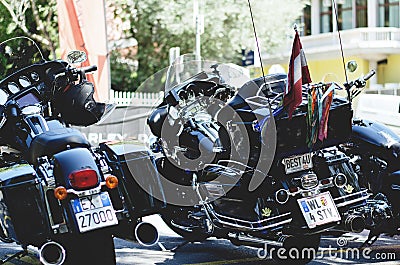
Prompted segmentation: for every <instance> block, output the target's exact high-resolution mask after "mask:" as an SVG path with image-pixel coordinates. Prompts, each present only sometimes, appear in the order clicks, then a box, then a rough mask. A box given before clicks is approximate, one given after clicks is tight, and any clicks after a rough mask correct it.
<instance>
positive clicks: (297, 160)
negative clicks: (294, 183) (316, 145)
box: [282, 153, 313, 174]
mask: <svg viewBox="0 0 400 265" xmlns="http://www.w3.org/2000/svg"><path fill="white" fill-rule="evenodd" d="M311 156H312V154H311V153H306V154H302V155H297V156H291V157H287V158H284V159H283V161H282V163H283V165H284V166H285V172H286V174H290V173H294V172H298V171H302V170H307V169H310V168H312V167H313V164H312V159H311Z"/></svg>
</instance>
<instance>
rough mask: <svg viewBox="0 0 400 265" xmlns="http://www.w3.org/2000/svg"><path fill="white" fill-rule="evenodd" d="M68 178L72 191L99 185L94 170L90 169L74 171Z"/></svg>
mask: <svg viewBox="0 0 400 265" xmlns="http://www.w3.org/2000/svg"><path fill="white" fill-rule="evenodd" d="M68 178H69V183H70V184H71V186H72V187H73V188H74V189H90V188H94V187H96V186H97V185H98V184H99V177H98V176H97V172H96V170H94V169H90V168H87V169H81V170H77V171H74V172H72V173H71V174H70V175H69V176H68Z"/></svg>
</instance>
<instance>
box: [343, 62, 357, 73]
mask: <svg viewBox="0 0 400 265" xmlns="http://www.w3.org/2000/svg"><path fill="white" fill-rule="evenodd" d="M357 67H358V64H357V62H356V61H354V60H351V61H348V62H347V66H346V68H347V70H348V71H349V72H350V73H353V72H355V71H356V70H357Z"/></svg>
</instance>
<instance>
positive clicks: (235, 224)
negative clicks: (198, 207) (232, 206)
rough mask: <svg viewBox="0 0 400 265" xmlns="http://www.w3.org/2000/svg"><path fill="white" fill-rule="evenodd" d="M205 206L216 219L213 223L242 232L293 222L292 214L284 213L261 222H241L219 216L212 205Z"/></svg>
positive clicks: (256, 230)
mask: <svg viewBox="0 0 400 265" xmlns="http://www.w3.org/2000/svg"><path fill="white" fill-rule="evenodd" d="M204 206H205V208H206V211H207V212H208V213H209V214H210V215H211V216H212V217H213V219H215V220H212V221H213V223H215V222H214V221H217V222H218V223H220V224H222V225H224V226H227V227H231V228H236V229H241V230H242V231H248V232H258V231H262V230H266V229H271V228H274V227H278V226H281V225H284V224H287V223H290V222H291V221H292V218H291V217H290V215H291V213H284V214H281V215H278V216H273V217H271V218H268V219H264V220H261V221H256V222H251V221H246V220H241V219H237V218H233V217H230V216H225V215H222V214H218V213H216V212H215V211H214V209H212V207H211V206H210V205H204ZM287 216H288V217H289V219H285V220H282V221H279V222H276V223H273V224H269V225H263V223H266V222H270V221H273V220H275V219H279V218H284V217H287ZM223 219H226V220H223ZM240 223H242V224H240Z"/></svg>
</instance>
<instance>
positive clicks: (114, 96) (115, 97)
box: [110, 90, 164, 106]
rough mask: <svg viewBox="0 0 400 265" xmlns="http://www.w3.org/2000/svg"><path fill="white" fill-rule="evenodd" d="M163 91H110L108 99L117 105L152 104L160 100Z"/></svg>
mask: <svg viewBox="0 0 400 265" xmlns="http://www.w3.org/2000/svg"><path fill="white" fill-rule="evenodd" d="M163 97H164V92H158V93H146V92H127V91H115V90H112V91H111V92H110V101H111V102H113V103H116V104H117V105H118V106H154V105H156V104H157V103H159V102H161V100H162V98H163Z"/></svg>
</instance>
